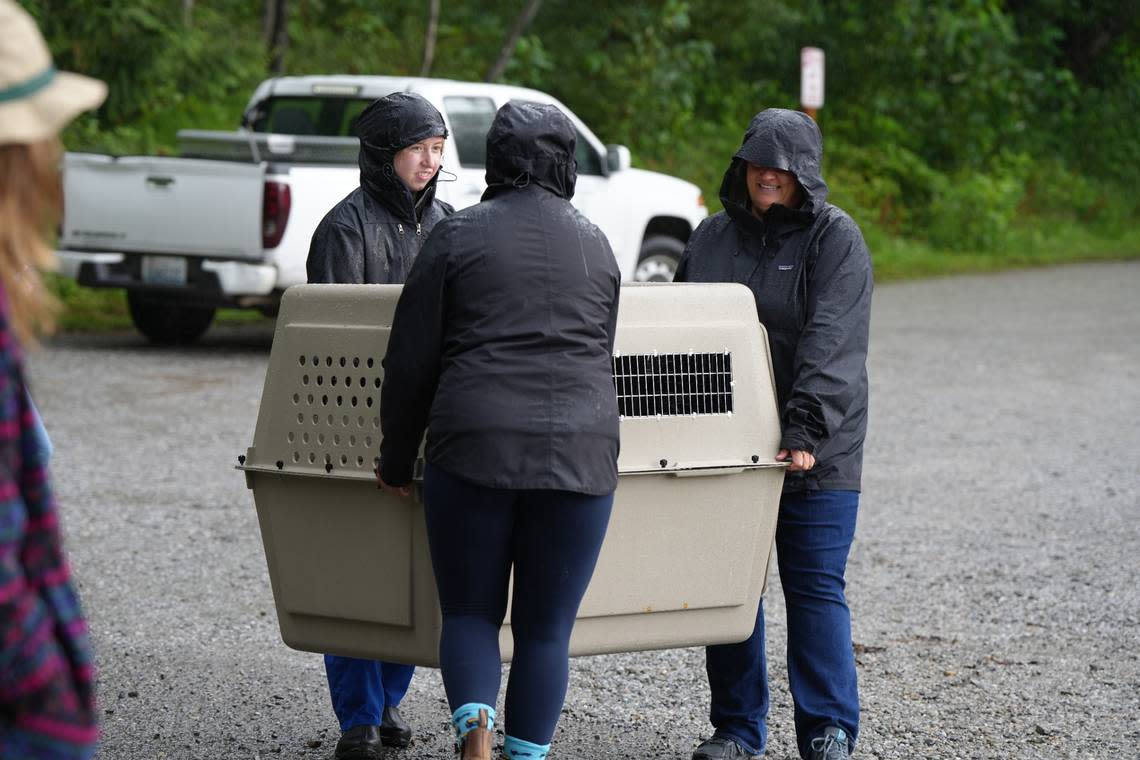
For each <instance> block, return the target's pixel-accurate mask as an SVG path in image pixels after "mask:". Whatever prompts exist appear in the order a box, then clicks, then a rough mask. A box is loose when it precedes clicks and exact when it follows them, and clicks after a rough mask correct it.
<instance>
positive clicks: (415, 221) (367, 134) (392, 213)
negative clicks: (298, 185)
mask: <svg viewBox="0 0 1140 760" xmlns="http://www.w3.org/2000/svg"><path fill="white" fill-rule="evenodd" d="M356 131H357V134H358V135H359V136H360V159H359V163H360V187H358V188H356V189H355V190H353V191H352V192H351V193H349V194H348V196H347V197H346V198H345V199H344V200H342V201H340V202H339V203H337V205H335V206H333V208H332V210H331V211H329V212H328V214H326V215H325V218H324V219H322V220H321V223H320V224H319V225H317V229H316V231H314V232H313V239H312V242H311V243H310V244H309V258H308V260H307V261H306V269H307V270H308V276H309V282H310V283H318V282H335V283H348V284H362V283H372V284H375V283H402V282H403V281H404V280H406V279H407V277H408V272H409V271H410V270H411V267H412V261H413V260H414V259H415V257H416V254H418V253H419V251H420V248H421V247H422V246H423V243H424V240H426V239H427V236H428V233H429V232H431V229H432V227H434V226H435V224H436V222H438V221H439V220H441V219H443V218H444V217H445V216H447V215H448V214H451V213H452V212H453V209H452V208H451V206H450V205H448V204H447V203H444V202H443V201H439V200H436V199H435V184H436V181H437V180H438V178H439V174H438V172H437V173H436V176H435V177H432V179H431V182H430V183H428V185H427V187H425V188H424V189H423V190H421V191H420V192H418V193H413V192H412V191H411V190H410V189H408V186H407V185H405V184H404V183H403V182H402V181H401V180H400V178H399V177H397V176H396V172H395V169H394V168H393V166H392V159H393V158H395V156H396V153H398V152H399V151H400V150H402V149H403V148H406V147H408V146H409V145H413V144H415V143H417V142H419V141H420V140H426V139H427V138H429V137H446V136H447V127H445V126H444V123H443V117H442V116H441V115H440V113H439V111H437V110H436V108H435V106H433V105H432V104H431V103H429V102H428V101H427V100H425V99H424V98H423V97H421V96H419V95H416V94H414V93H408V92H396V93H393V94H391V95H387V96H385V97H383V98H380V99H379V100H377V101H376V102H375V103H372V104H371V105H369V106H368V108H366V109H364V111H363V112H362V113H361V114H360V118H359V119H358V120H357V122H356Z"/></svg>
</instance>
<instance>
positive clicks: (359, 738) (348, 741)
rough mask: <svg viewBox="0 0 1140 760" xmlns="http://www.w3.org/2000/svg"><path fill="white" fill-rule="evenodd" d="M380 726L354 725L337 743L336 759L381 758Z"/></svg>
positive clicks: (372, 759)
mask: <svg viewBox="0 0 1140 760" xmlns="http://www.w3.org/2000/svg"><path fill="white" fill-rule="evenodd" d="M383 756H384V750H383V748H382V747H381V745H380V726H353V727H352V728H350V729H348V730H347V731H345V732H344V733H343V734H341V735H340V741H338V742H337V743H336V753H335V754H334V757H335V758H336V760H381V758H383Z"/></svg>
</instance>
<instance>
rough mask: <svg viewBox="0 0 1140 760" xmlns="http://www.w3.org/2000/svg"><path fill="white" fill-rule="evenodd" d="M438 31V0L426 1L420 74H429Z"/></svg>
mask: <svg viewBox="0 0 1140 760" xmlns="http://www.w3.org/2000/svg"><path fill="white" fill-rule="evenodd" d="M438 33H439V0H430V1H429V3H428V25H427V34H425V35H424V65H423V66H421V67H420V76H421V77H426V76H431V65H432V63H433V62H434V61H435V38H436V35H437V34H438Z"/></svg>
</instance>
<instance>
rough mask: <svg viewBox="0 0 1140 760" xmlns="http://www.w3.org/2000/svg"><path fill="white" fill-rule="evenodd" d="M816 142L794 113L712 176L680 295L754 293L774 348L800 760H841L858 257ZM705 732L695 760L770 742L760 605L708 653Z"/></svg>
mask: <svg viewBox="0 0 1140 760" xmlns="http://www.w3.org/2000/svg"><path fill="white" fill-rule="evenodd" d="M822 157H823V140H822V137H821V136H820V132H819V128H818V127H817V126H816V124H815V122H814V121H812V119H811V118H810V117H808V116H807V115H806V114H803V113H800V112H798V111H788V110H784V109H776V108H773V109H768V110H766V111H762V112H760V113H759V114H757V115H756V116H755V117H754V118H753V120H752V123H751V124H750V125H749V127H748V131H747V132H746V133H745V135H744V142H743V144H742V145H741V147H740V150H739V151H737V153H736V155H735V156H734V157H733V159H732V163H731V164H730V166H729V168H728V171H727V172H726V173H725V175H724V182H723V184H722V185H721V191H720V197H721V201H722V202H723V203H724V211H723V212H721V213H718V214H716V215H714V216H712V217H710V218H709V219H706V220H705V221H704V222H702V223H701V225H700V227H698V228H697V230H696V231H695V232H694V233H693V235H692V237H691V238H690V240H689V244H688V246H687V247H686V249H685V253H684V255H683V256H682V260H681V263H680V265H679V267H678V270H677V277H676V279H677V281H679V282H686V281H688V282H739V283H743V284H745V285H747V286H748V287H749V288H751V289H752V292H753V293H754V294H755V296H756V311H757V314H758V316H759V318H760V321H761V323H763V325H764V327H765V329H766V331H767V333H768V340H769V345H770V347H771V351H772V364H773V369H774V373H775V379H776V392H777V398H778V402H779V405H780V416H781V427H782V440H781V443H780V446H781V449H780V451H779V453H778V454H777V457H776V458H777V459H781V460H788V461H789V467H788V470H787V474H786V476H785V480H784V494H783V498H782V499H781V501H780V515H779V518H778V522H777V526H776V550H777V551H776V556H777V560H778V566H779V571H780V581H781V585H782V586H783V590H784V599H785V604H786V607H787V617H788V681H789V686H790V688H791V692H792V701H793V703H794V705H795V727H796V738H797V743H798V745H799V751H800V755H801V756H802V757H804V758H809V760H845V758H847V757H848V754H849V752H850V751H851V750H852V749H853V748H854V745H855V738H856V736H857V734H858V730H859V693H858V688H857V685H856V676H855V659H854V654H853V652H852V644H851V615H850V612H849V610H848V607H847V601H846V598H845V596H844V585H845V581H844V573H845V571H846V565H847V554H848V551H849V549H850V547H851V541H852V539H853V537H854V534H855V518H856V513H857V511H858V506H859V489H860V477H861V474H862V462H863V439H864V436H865V434H866V430H867V341H868V332H869V322H870V313H871V289H872V277H871V259H870V254H869V253H868V251H867V246H866V244H865V243H864V242H863V235H862V233H861V232H860V231H859V227H858V225H856V224H855V222H854V221H853V220H852V219H851V217H849V216H848V215H847V214H846V213H844V212H843V211H842V210H840V209H839V208H837V207H835V206H833V205H831V204H829V203H828V202H827V185H826V184H825V183H824V181H823V177H822V176H821V175H820V161H821V159H822ZM706 657H707V663H706V665H707V670H708V677H709V685H710V687H711V691H712V709H711V711H710V717H711V720H712V724H713V726H714V728H715V729H716V730H715V733H714V734H713V736H712V738H710V739H709V740H707V741H705V742H702V743H701V745H700V746H699V747H698V748H697V750H696V752H695V753H694V754H693V760H729V759H731V758H758V757H759V756H760V755H761V754H763V752H764V745H765V742H766V740H767V726H766V717H767V713H768V683H767V664H766V660H765V653H764V605H763V602H761V605H760V609H759V614H758V616H757V620H756V628H755V630H754V632H753V634H752V636H751V637H750V638H749V639H748V640H747V641H744V642H742V643H740V644H728V645H722V646H711V647H708V650H707V654H706Z"/></svg>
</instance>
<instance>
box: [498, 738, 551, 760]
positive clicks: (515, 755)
mask: <svg viewBox="0 0 1140 760" xmlns="http://www.w3.org/2000/svg"><path fill="white" fill-rule="evenodd" d="M548 752H550V745H549V744H534V743H532V742H528V741H526V740H524V739H519V738H517V737H514V736H510V735H508V736H507V740H506V741H505V742H503V757H505V758H507V760H543V759H544V758H545V757H546V755H547V753H548Z"/></svg>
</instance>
